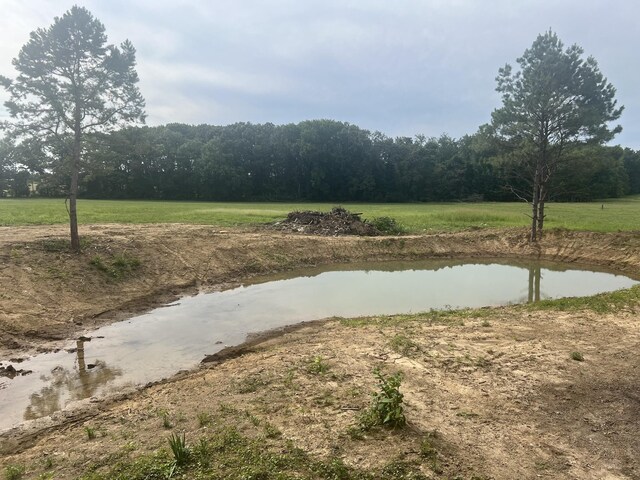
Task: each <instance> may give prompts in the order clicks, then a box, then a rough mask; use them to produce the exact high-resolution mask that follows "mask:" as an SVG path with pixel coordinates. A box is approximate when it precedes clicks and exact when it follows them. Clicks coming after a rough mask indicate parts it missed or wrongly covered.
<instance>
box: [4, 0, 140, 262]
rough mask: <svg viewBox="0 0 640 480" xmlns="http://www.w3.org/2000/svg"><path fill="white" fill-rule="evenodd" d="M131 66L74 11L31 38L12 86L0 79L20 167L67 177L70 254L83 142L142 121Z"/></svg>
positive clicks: (125, 50)
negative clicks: (21, 165)
mask: <svg viewBox="0 0 640 480" xmlns="http://www.w3.org/2000/svg"><path fill="white" fill-rule="evenodd" d="M135 63H136V61H135V48H133V45H132V44H131V42H129V41H128V40H125V41H124V42H123V43H122V44H121V45H120V47H116V46H114V45H107V37H106V35H105V28H104V25H102V23H100V21H98V20H97V19H96V18H94V17H93V15H92V14H91V13H90V12H89V11H88V10H87V9H86V8H84V7H79V6H77V5H75V6H73V7H71V9H70V10H68V11H67V12H65V13H64V15H62V16H61V17H56V18H55V19H54V22H53V24H52V25H51V26H50V27H48V28H39V29H37V30H36V31H35V32H32V34H31V36H30V38H29V41H28V42H27V43H26V44H25V45H24V46H23V47H22V49H21V50H20V53H19V55H18V57H17V58H16V59H14V61H13V66H14V68H15V69H16V70H17V71H18V76H17V77H16V79H15V80H11V79H9V78H6V77H0V84H2V85H3V86H4V87H5V89H6V90H7V92H8V93H9V97H10V98H9V100H8V101H7V102H5V106H6V107H7V109H8V111H9V115H10V117H11V120H10V121H9V122H7V123H6V125H5V128H6V129H7V130H8V132H9V135H10V137H11V138H12V139H13V140H17V141H18V142H19V145H18V146H17V148H19V149H20V151H21V153H23V154H24V158H25V160H21V161H22V162H24V163H26V164H28V165H29V166H30V168H31V169H32V170H36V171H43V172H44V171H49V172H53V175H62V176H64V177H68V178H69V183H68V184H69V190H68V192H69V220H70V225H71V248H72V249H73V250H74V251H78V250H79V249H80V239H79V237H78V223H77V213H76V199H77V195H78V188H79V185H78V179H79V173H80V162H81V157H82V154H83V150H84V149H83V143H84V142H85V141H86V137H87V136H88V135H92V134H96V133H98V132H100V133H103V132H105V131H108V130H111V129H114V128H116V127H117V126H119V125H121V124H122V123H128V122H134V121H138V120H140V121H144V99H143V98H142V95H141V94H140V91H139V90H138V87H137V86H136V83H137V82H138V75H137V73H136V71H135ZM27 154H28V155H27ZM85 163H86V164H88V163H89V162H85ZM85 168H86V167H85Z"/></svg>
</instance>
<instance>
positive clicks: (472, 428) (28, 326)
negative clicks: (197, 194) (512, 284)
mask: <svg viewBox="0 0 640 480" xmlns="http://www.w3.org/2000/svg"><path fill="white" fill-rule="evenodd" d="M65 233H66V230H65V229H64V228H62V227H60V228H58V227H28V228H27V227H21V228H2V229H0V272H1V274H0V302H1V303H0V347H1V350H0V359H8V358H16V357H21V356H22V357H24V356H26V355H29V354H31V353H33V352H35V351H43V350H49V349H53V348H57V347H58V346H59V345H60V344H61V342H62V340H64V339H66V338H70V337H71V336H73V335H79V334H80V333H81V332H83V331H84V330H86V329H88V328H91V327H93V326H95V325H98V324H102V323H106V322H112V321H115V320H118V319H121V318H124V317H126V316H127V315H130V314H131V313H134V312H137V311H140V310H143V309H145V308H149V307H151V306H153V305H155V304H158V302H164V301H167V300H168V299H170V298H171V297H173V296H175V295H179V294H182V293H184V292H195V291H197V290H211V289H218V288H223V287H225V286H229V285H233V284H236V283H237V282H239V281H240V280H242V279H246V278H248V277H251V276H254V275H259V274H263V273H268V272H275V271H283V270H287V269H292V268H295V267H300V266H306V265H317V264H323V263H335V262H350V261H362V260H383V259H421V258H437V257H441V258H444V257H459V258H469V257H518V258H522V257H535V258H538V257H540V258H545V259H550V260H561V261H564V262H572V263H581V264H591V265H597V266H600V267H607V268H614V269H615V270H617V271H622V272H627V273H630V274H637V272H638V271H639V269H640V236H638V235H637V234H636V235H634V234H609V235H607V234H595V233H572V232H563V231H556V232H550V233H548V234H547V235H546V237H545V239H544V241H543V242H542V243H541V244H540V245H536V246H531V245H530V244H529V243H527V241H526V232H524V231H520V230H499V231H497V230H496V231H487V230H482V231H468V232H462V233H457V234H440V235H435V234H434V235H425V236H415V237H401V238H357V237H341V238H319V237H311V236H302V235H287V234H277V233H272V232H269V233H265V232H260V231H249V230H230V231H220V230H219V229H214V228H211V227H203V226H185V225H153V226H125V225H103V226H95V227H85V229H84V231H83V232H82V233H83V234H84V236H85V237H86V238H87V239H88V240H89V244H88V246H87V247H86V248H85V250H84V251H83V253H82V254H81V255H79V256H72V255H70V254H68V253H65V252H64V251H61V250H60V249H59V248H57V246H56V245H57V244H56V242H55V239H57V238H60V237H61V236H62V235H65ZM122 253H127V254H129V255H131V256H135V257H137V258H139V259H140V261H141V267H140V268H139V269H138V270H137V271H136V272H135V273H134V274H133V275H131V276H129V277H127V278H124V279H121V280H117V281H116V280H114V279H111V278H109V276H107V275H105V274H104V273H102V272H100V271H99V270H98V269H96V268H95V267H94V266H92V265H91V263H90V262H91V259H92V258H95V256H96V255H99V256H100V257H101V258H102V259H103V260H104V261H108V260H109V259H111V258H114V257H115V256H117V255H119V254H122ZM639 344H640V312H639V311H638V308H637V307H630V308H628V309H626V310H623V311H621V312H618V313H615V314H606V315H601V314H596V313H594V312H592V311H588V310H584V311H573V312H558V311H528V310H526V309H522V308H518V307H508V308H497V309H483V310H480V311H477V312H475V313H474V314H472V315H469V314H466V313H462V314H460V315H458V316H452V317H447V318H439V317H434V316H433V315H424V316H422V317H417V318H410V319H395V320H389V319H385V318H382V319H369V320H368V321H366V322H353V321H346V320H339V319H333V320H328V321H325V322H318V323H315V324H311V325H305V326H302V327H300V328H297V329H292V330H290V331H288V332H285V333H282V334H281V335H277V336H273V337H271V338H268V339H266V340H264V341H260V342H256V343H255V344H254V345H249V346H246V347H245V348H243V349H238V350H235V351H234V352H232V354H230V355H228V356H226V357H224V356H220V357H219V358H218V359H214V361H213V362H211V363H208V364H204V365H203V366H202V367H201V368H200V369H199V370H197V371H194V372H190V373H188V374H183V375H181V376H179V377H177V378H175V379H173V380H171V381H168V382H163V383H161V384H158V385H153V386H149V387H147V388H145V389H144V390H142V391H140V392H137V393H128V394H126V395H123V398H120V399H111V400H109V401H98V402H92V403H91V404H90V405H86V406H83V407H82V408H79V409H78V410H77V411H73V412H68V413H67V414H65V415H61V416H59V417H58V418H57V419H55V421H51V422H49V423H41V424H39V425H38V426H30V427H29V428H23V429H19V430H17V431H12V432H9V433H8V434H5V435H3V436H2V437H0V453H1V454H2V455H3V456H2V458H1V459H0V465H1V466H2V467H4V466H6V465H18V464H19V465H24V466H25V467H26V469H27V473H26V474H25V477H24V478H37V477H38V475H41V474H42V473H44V472H46V471H54V472H55V478H77V477H78V475H80V474H81V473H82V472H85V471H86V470H87V469H88V468H90V467H91V468H98V469H99V468H104V466H102V467H100V465H101V463H100V462H101V461H102V463H103V464H104V463H106V464H109V460H108V459H110V458H114V455H115V453H118V455H125V454H123V453H122V452H123V449H125V447H127V446H129V447H127V452H126V455H125V457H126V458H129V457H131V458H134V457H135V456H136V455H140V454H142V453H145V452H149V451H153V450H155V449H157V448H160V447H163V446H165V444H166V434H165V433H164V432H163V431H162V426H161V422H162V420H160V417H159V415H160V414H159V412H162V416H166V415H168V416H170V418H171V419H172V423H173V424H174V430H178V431H184V432H186V434H187V435H188V436H189V437H190V438H197V436H198V435H199V434H201V433H202V432H203V431H206V429H207V428H208V427H206V426H201V423H202V422H200V421H199V420H198V417H199V415H198V414H201V413H203V412H207V413H211V415H212V416H213V417H215V418H216V419H217V421H220V422H223V421H229V419H228V417H229V411H230V409H229V408H226V407H225V406H228V405H233V406H235V407H234V408H235V409H236V414H237V412H238V411H240V412H242V414H243V415H244V416H245V417H246V416H253V417H255V418H258V419H261V420H262V421H263V422H267V421H268V422H269V424H270V425H273V426H274V427H275V428H277V429H278V430H279V431H280V432H281V433H282V439H281V440H272V441H273V442H276V443H277V442H278V441H280V442H284V441H285V440H284V439H287V440H292V441H293V442H294V443H295V445H296V446H298V447H300V448H303V449H304V450H306V451H308V452H310V453H311V454H313V455H316V456H318V457H327V458H328V457H340V458H342V459H344V461H345V462H346V463H347V464H350V465H356V466H362V467H366V468H370V467H371V468H373V467H377V466H379V465H380V464H381V463H382V462H384V461H388V460H389V459H395V458H397V459H402V460H403V461H409V462H413V463H415V464H418V463H420V462H422V463H421V467H420V468H421V469H422V470H423V473H424V474H425V475H427V476H428V477H433V478H454V477H456V476H459V477H460V478H474V475H475V478H496V479H512V478H527V479H528V478H560V479H591V478H593V479H637V478H640V460H639V458H640V435H638V431H640V393H639V389H638V388H639V387H638V385H640V367H639V366H640V351H639V349H638V345H639ZM573 351H580V352H581V353H583V354H584V358H585V360H584V361H583V362H578V361H575V360H572V359H571V352H573ZM317 357H320V358H322V359H323V361H324V362H326V363H327V365H328V367H329V368H328V372H326V373H323V374H313V373H311V372H310V370H309V368H308V366H309V364H310V362H313V360H314V359H315V358H317ZM374 367H381V368H383V370H384V371H387V372H395V371H400V372H402V373H403V374H404V381H403V386H402V391H403V392H404V394H405V400H406V414H407V418H408V421H409V428H407V429H405V430H403V431H401V432H394V433H388V432H373V433H367V434H365V436H364V438H355V437H354V436H353V435H350V434H349V432H351V430H350V427H351V426H353V425H354V424H355V423H356V421H357V416H358V415H359V412H360V411H361V410H362V409H363V408H365V407H366V405H367V404H368V402H369V399H370V397H369V393H370V392H371V391H372V390H373V389H374V388H375V379H374V377H373V375H372V373H371V372H372V370H373V368H374ZM221 412H226V413H225V414H224V415H223V414H222V413H221ZM225 415H226V417H225ZM232 416H233V415H232ZM223 417H224V418H223ZM200 418H201V417H200ZM225 418H226V420H225ZM87 426H89V427H91V428H95V429H96V430H97V431H98V432H99V435H98V436H97V438H96V439H94V440H91V441H88V440H87V433H86V427H87ZM433 431H437V432H438V434H437V439H438V441H437V452H438V467H437V468H434V465H433V463H432V462H426V461H424V458H423V457H421V455H420V444H421V442H422V440H423V439H424V438H425V435H426V434H427V433H428V432H433ZM283 445H284V443H283ZM119 458H120V457H119ZM47 459H48V460H47ZM45 460H46V461H45ZM96 462H97V465H98V466H96Z"/></svg>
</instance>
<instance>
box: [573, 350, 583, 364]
mask: <svg viewBox="0 0 640 480" xmlns="http://www.w3.org/2000/svg"><path fill="white" fill-rule="evenodd" d="M571 360H575V361H576V362H584V355H582V353H580V352H571Z"/></svg>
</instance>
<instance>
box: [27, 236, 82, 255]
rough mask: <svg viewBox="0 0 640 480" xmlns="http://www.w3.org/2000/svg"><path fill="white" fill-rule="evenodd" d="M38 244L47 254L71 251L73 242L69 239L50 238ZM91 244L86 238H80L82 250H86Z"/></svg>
mask: <svg viewBox="0 0 640 480" xmlns="http://www.w3.org/2000/svg"><path fill="white" fill-rule="evenodd" d="M38 244H39V245H40V246H41V247H42V249H43V250H44V251H45V252H50V253H60V252H70V251H71V241H70V240H69V239H68V238H49V239H45V240H41V241H39V242H38ZM90 244H91V242H90V240H89V239H87V238H86V237H80V249H83V248H86V247H87V246H89V245H90Z"/></svg>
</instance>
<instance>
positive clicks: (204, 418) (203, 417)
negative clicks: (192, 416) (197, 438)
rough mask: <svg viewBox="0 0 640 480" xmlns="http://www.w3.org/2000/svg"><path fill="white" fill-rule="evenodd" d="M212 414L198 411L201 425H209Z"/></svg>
mask: <svg viewBox="0 0 640 480" xmlns="http://www.w3.org/2000/svg"><path fill="white" fill-rule="evenodd" d="M211 421H212V419H211V414H210V413H207V412H200V413H198V425H200V427H206V426H208V425H211Z"/></svg>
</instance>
